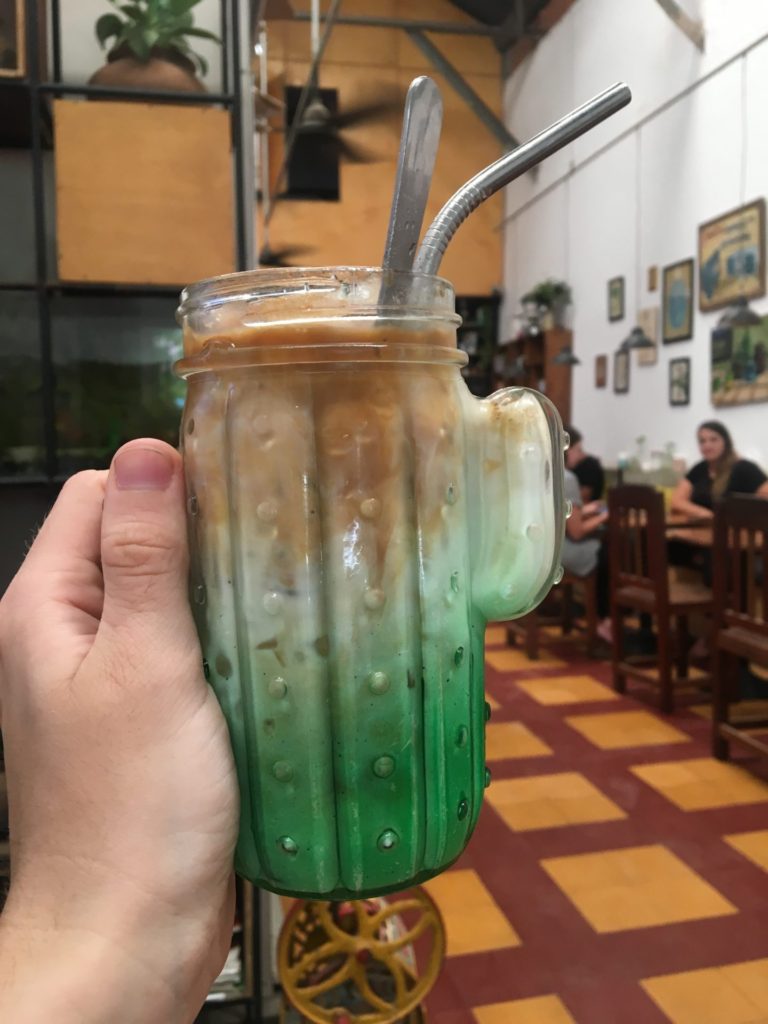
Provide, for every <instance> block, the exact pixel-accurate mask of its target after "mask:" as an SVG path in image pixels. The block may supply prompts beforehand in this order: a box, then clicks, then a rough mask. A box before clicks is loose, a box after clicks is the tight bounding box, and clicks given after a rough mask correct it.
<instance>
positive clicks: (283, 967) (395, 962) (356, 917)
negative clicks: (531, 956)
mask: <svg viewBox="0 0 768 1024" xmlns="http://www.w3.org/2000/svg"><path fill="white" fill-rule="evenodd" d="M416 944H418V952H419V962H420V964H421V965H422V971H421V973H419V971H418V968H417V964H416V948H415V945H416ZM444 956H445V926H444V924H443V921H442V918H441V916H440V912H439V910H438V909H437V907H436V906H435V903H434V902H433V900H432V899H431V897H430V896H429V895H428V894H427V893H426V892H425V890H424V889H421V888H415V889H411V890H409V891H408V892H407V893H404V894H401V895H398V896H396V897H390V898H389V899H384V898H383V897H379V898H377V899H369V900H357V901H355V902H351V901H347V902H344V903H331V902H328V901H324V900H322V901H321V900H297V901H296V902H295V903H294V904H293V906H292V907H291V910H290V911H289V913H288V916H287V917H286V919H285V923H284V924H283V927H282V930H281V932H280V939H279V942H278V949H277V963H278V973H279V976H280V981H281V983H282V988H283V1008H282V1013H281V1024H290V1022H291V1021H296V1022H302V1024H304V1022H312V1024H396V1022H397V1024H422V1022H424V1021H425V1020H426V1015H425V1011H424V1010H423V1009H422V1008H421V1005H420V1004H421V1003H422V1001H423V1000H424V998H425V997H426V995H427V993H428V992H429V990H430V989H431V988H432V986H433V985H434V983H435V981H436V980H437V976H438V974H439V973H440V967H441V966H442V962H443V957H444ZM292 1013H293V1016H291V1014H292ZM296 1014H298V1016H296Z"/></svg>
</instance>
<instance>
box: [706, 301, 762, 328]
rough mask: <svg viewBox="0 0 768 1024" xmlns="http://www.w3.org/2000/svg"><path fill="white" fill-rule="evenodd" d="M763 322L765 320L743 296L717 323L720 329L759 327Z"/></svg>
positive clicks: (734, 302)
mask: <svg viewBox="0 0 768 1024" xmlns="http://www.w3.org/2000/svg"><path fill="white" fill-rule="evenodd" d="M762 322H763V318H762V317H761V316H760V314H759V313H756V312H755V311H754V309H752V308H751V306H750V305H749V303H748V302H747V300H746V299H745V298H744V296H743V295H740V296H739V297H738V298H737V299H734V300H733V302H732V303H731V304H730V306H728V308H727V309H726V310H725V312H724V313H723V315H722V316H721V317H720V319H719V320H718V321H717V326H718V327H757V325H758V324H761V323H762Z"/></svg>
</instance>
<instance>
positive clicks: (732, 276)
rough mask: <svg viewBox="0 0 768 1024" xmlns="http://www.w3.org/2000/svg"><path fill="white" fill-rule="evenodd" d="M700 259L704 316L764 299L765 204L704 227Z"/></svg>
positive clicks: (740, 209)
mask: <svg viewBox="0 0 768 1024" xmlns="http://www.w3.org/2000/svg"><path fill="white" fill-rule="evenodd" d="M698 256H699V309H700V310H701V311H702V313H708V312H709V311H710V310H712V309H722V308H723V306H727V305H729V304H730V303H731V302H733V300H734V299H736V298H739V296H743V297H744V298H746V299H754V298H759V297H760V296H761V295H765V200H764V199H756V200H755V201H754V202H752V203H747V205H746V206H740V207H738V209H736V210H730V211H729V212H728V213H724V214H721V216H719V217H716V218H715V219H714V220H709V221H707V223H706V224H702V225H701V227H700V228H699V253H698Z"/></svg>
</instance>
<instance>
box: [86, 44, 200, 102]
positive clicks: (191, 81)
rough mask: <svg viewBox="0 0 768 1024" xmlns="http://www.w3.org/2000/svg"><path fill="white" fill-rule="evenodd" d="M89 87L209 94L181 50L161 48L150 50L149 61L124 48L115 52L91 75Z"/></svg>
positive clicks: (119, 48) (121, 47)
mask: <svg viewBox="0 0 768 1024" xmlns="http://www.w3.org/2000/svg"><path fill="white" fill-rule="evenodd" d="M88 84H89V85H103V86H106V87H109V88H113V87H118V88H121V89H122V88H127V89H157V90H159V91H164V92H206V88H205V86H204V85H203V83H202V82H201V81H200V79H199V78H198V77H197V75H196V74H195V66H194V64H193V63H192V61H191V60H188V59H187V58H186V57H185V56H184V54H183V53H179V51H178V50H174V49H172V48H166V49H160V48H158V47H156V48H154V49H153V50H152V51H151V55H150V58H149V60H147V61H141V60H139V59H138V58H137V57H136V56H134V54H133V53H132V51H130V50H129V49H128V48H127V47H125V46H120V47H118V49H116V50H112V51H111V52H110V54H109V56H108V57H107V63H106V64H105V65H104V66H103V67H100V68H99V69H98V71H96V72H94V74H92V75H91V77H90V78H89V79H88Z"/></svg>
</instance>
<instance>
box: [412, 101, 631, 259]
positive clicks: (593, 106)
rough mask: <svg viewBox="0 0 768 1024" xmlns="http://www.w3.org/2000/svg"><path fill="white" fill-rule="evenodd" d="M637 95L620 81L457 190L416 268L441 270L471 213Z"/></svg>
mask: <svg viewBox="0 0 768 1024" xmlns="http://www.w3.org/2000/svg"><path fill="white" fill-rule="evenodd" d="M631 99H632V93H631V92H630V90H629V87H628V86H626V85H624V83H623V82H619V83H617V84H616V85H613V86H611V88H610V89H606V91H605V92H602V93H600V94H599V95H598V96H595V97H594V99H591V100H589V102H588V103H585V104H584V105H583V106H581V107H577V108H576V110H572V111H571V113H570V114H566V116H565V117H563V118H561V119H560V120H559V121H556V122H555V123H554V124H553V125H550V127H549V128H545V129H544V131H543V132H539V134H538V135H535V136H534V137H533V138H532V139H530V140H529V141H528V142H524V143H523V145H522V146H518V147H517V149H513V150H512V151H511V152H510V153H506V154H505V155H504V156H503V157H501V159H500V160H497V161H496V162H495V163H493V164H490V165H489V166H488V167H486V168H485V169H484V170H482V171H480V173H479V174H476V175H475V176H474V178H471V179H470V180H469V181H468V182H467V183H466V185H462V187H461V188H460V189H459V191H458V192H455V193H454V194H453V195H452V196H451V198H450V199H449V200H448V202H447V203H446V204H445V206H444V207H443V208H442V210H441V211H440V213H438V215H437V217H435V219H434V220H433V221H432V223H431V224H430V226H429V228H428V229H427V232H426V234H425V235H424V240H423V241H422V243H421V246H420V247H419V251H418V253H417V255H416V260H415V262H414V266H413V269H414V272H415V273H421V274H436V273H437V271H438V268H439V266H440V261H441V260H442V258H443V254H444V253H445V249H446V246H447V245H448V243H449V242H450V240H451V239H452V238H453V236H454V235H455V234H456V231H457V230H458V228H459V227H460V225H461V224H463V223H464V221H465V220H466V219H467V217H468V216H469V215H470V213H472V211H473V210H476V209H477V207H478V206H479V205H480V204H481V203H482V202H485V200H486V199H487V198H488V197H489V196H492V195H493V193H494V192H497V191H498V190H499V189H500V188H503V186H504V185H508V184H509V182H510V181H514V179H515V178H519V177H520V175H521V174H524V173H525V171H528V170H530V169H531V167H533V166H534V165H535V164H538V163H540V162H541V161H542V160H544V159H545V158H546V157H548V156H551V155H552V154H553V153H556V152H557V151H558V149H562V148H563V146H566V145H568V143H569V142H573V140H574V139H577V138H578V137H579V136H580V135H583V134H584V132H587V131H589V129H590V128H594V126H595V125H596V124H599V123H600V122H601V121H604V120H605V119H606V118H607V117H610V116H611V114H615V113H616V111H617V110H621V108H622V107H625V106H626V105H627V104H628V103H629V101H630V100H631Z"/></svg>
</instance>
